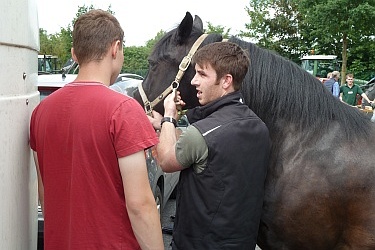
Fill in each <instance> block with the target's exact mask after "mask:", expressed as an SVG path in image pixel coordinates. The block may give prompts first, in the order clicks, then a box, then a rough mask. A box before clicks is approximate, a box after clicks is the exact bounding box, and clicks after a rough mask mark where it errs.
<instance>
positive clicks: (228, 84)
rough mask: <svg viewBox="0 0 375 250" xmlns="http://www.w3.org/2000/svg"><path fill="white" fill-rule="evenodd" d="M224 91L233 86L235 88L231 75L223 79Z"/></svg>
mask: <svg viewBox="0 0 375 250" xmlns="http://www.w3.org/2000/svg"><path fill="white" fill-rule="evenodd" d="M221 84H222V86H223V89H228V88H230V87H231V86H233V77H232V75H231V74H226V75H224V76H223V77H222V82H221Z"/></svg>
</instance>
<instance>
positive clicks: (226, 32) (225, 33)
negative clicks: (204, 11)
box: [205, 22, 231, 39]
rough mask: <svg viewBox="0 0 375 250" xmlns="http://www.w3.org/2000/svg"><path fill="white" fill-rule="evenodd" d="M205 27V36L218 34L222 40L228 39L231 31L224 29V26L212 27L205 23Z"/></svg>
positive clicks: (210, 24)
mask: <svg viewBox="0 0 375 250" xmlns="http://www.w3.org/2000/svg"><path fill="white" fill-rule="evenodd" d="M207 26H208V27H207V29H206V31H205V33H207V34H212V33H219V34H222V36H223V38H224V39H228V38H229V37H230V35H229V32H230V30H231V29H230V28H225V27H224V26H221V25H217V26H214V25H213V24H212V23H210V22H207Z"/></svg>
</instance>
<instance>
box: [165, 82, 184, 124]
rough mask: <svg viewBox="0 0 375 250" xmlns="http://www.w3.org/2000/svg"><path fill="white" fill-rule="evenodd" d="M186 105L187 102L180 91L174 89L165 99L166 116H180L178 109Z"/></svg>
mask: <svg viewBox="0 0 375 250" xmlns="http://www.w3.org/2000/svg"><path fill="white" fill-rule="evenodd" d="M183 106H185V102H184V101H183V100H182V99H181V96H180V91H177V90H176V89H173V91H172V93H170V94H169V95H168V96H167V97H166V98H165V100H164V116H170V117H173V118H175V119H177V118H178V112H177V111H178V109H181V108H182V107H183Z"/></svg>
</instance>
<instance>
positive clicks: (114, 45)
mask: <svg viewBox="0 0 375 250" xmlns="http://www.w3.org/2000/svg"><path fill="white" fill-rule="evenodd" d="M121 46H122V44H121V42H120V40H116V41H115V42H113V43H112V45H111V54H112V58H113V59H116V57H117V53H118V52H119V51H121Z"/></svg>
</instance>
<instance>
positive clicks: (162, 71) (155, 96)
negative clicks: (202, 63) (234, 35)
mask: <svg viewBox="0 0 375 250" xmlns="http://www.w3.org/2000/svg"><path fill="white" fill-rule="evenodd" d="M203 33H204V31H203V23H202V20H201V19H200V17H199V16H195V18H194V19H193V17H192V15H191V14H190V13H189V12H186V15H185V17H184V18H183V20H182V21H181V23H180V24H179V25H178V27H177V28H175V29H173V30H171V31H169V32H168V33H167V34H166V35H165V36H164V37H162V38H161V39H160V40H159V41H158V42H157V43H156V44H155V47H154V48H153V50H152V52H151V54H150V56H149V58H148V61H149V70H148V73H147V75H146V77H145V79H144V80H143V83H142V89H143V91H144V97H143V99H142V96H141V93H142V92H140V91H136V92H135V93H134V98H135V99H136V100H137V101H138V102H139V103H140V104H141V105H142V106H145V108H147V109H149V108H151V109H154V110H155V111H157V112H159V113H161V114H163V113H164V107H163V100H164V98H165V97H166V95H168V94H169V93H170V91H171V87H178V91H180V93H181V96H182V98H183V100H184V101H185V102H186V105H185V107H184V108H186V109H189V108H193V107H196V106H198V105H199V102H198V98H197V97H196V90H195V88H194V87H193V86H192V85H191V84H190V81H191V79H192V78H193V77H194V74H195V70H194V65H192V64H191V63H190V61H189V60H190V59H189V58H186V56H187V55H188V54H189V52H190V50H191V48H192V47H193V46H194V44H195V42H196V41H197V39H198V38H199V37H200V36H201V35H202V34H203ZM212 39H214V41H215V40H217V41H221V40H222V36H221V35H213V36H210V38H209V39H205V40H203V41H202V43H201V44H197V46H198V47H200V46H204V44H207V43H209V42H212ZM181 69H183V70H181ZM179 77H181V79H179ZM168 90H169V91H168ZM145 97H147V100H148V101H149V102H153V101H154V100H155V101H154V103H153V104H152V105H150V104H148V105H145V100H144V99H145ZM146 106H148V107H146ZM150 106H152V107H150Z"/></svg>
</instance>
